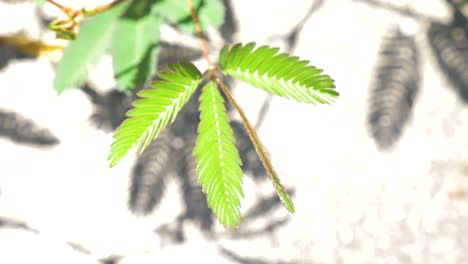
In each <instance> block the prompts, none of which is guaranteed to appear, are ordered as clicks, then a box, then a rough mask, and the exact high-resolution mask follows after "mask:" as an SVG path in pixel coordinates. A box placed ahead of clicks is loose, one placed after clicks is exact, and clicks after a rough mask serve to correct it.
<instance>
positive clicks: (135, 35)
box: [112, 0, 161, 91]
mask: <svg viewBox="0 0 468 264" xmlns="http://www.w3.org/2000/svg"><path fill="white" fill-rule="evenodd" d="M151 3H152V1H149V0H147V1H142V0H136V1H134V2H132V4H131V5H130V7H129V9H128V10H127V11H126V13H125V14H124V16H122V18H120V20H119V22H118V24H117V29H116V31H115V35H114V41H113V47H112V55H113V64H114V65H113V66H114V73H115V78H116V79H117V83H118V86H119V88H120V89H121V90H127V91H131V90H134V89H135V88H137V87H141V86H142V85H143V84H145V83H146V82H147V81H148V80H149V78H150V77H151V76H152V75H153V74H154V72H155V70H156V60H157V55H158V52H159V27H160V25H161V19H160V18H159V17H157V16H155V15H153V14H151Z"/></svg>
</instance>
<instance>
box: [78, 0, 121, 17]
mask: <svg viewBox="0 0 468 264" xmlns="http://www.w3.org/2000/svg"><path fill="white" fill-rule="evenodd" d="M122 1H124V0H115V1H113V2H110V3H108V4H105V5H102V6H98V7H96V8H94V9H93V10H89V11H84V16H93V15H96V14H99V13H101V12H104V11H106V10H109V9H111V8H112V7H114V6H116V5H117V4H119V3H120V2H122Z"/></svg>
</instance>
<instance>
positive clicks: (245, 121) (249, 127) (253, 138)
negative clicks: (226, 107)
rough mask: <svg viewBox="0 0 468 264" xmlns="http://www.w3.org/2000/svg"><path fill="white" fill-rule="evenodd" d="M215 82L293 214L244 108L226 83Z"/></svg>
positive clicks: (288, 199)
mask: <svg viewBox="0 0 468 264" xmlns="http://www.w3.org/2000/svg"><path fill="white" fill-rule="evenodd" d="M213 78H214V77H213ZM215 81H216V82H217V83H218V84H219V86H221V89H222V90H223V92H224V94H225V95H226V97H227V98H228V100H229V102H231V104H232V105H233V106H234V108H236V110H237V112H238V113H239V115H240V116H241V119H242V123H243V124H244V127H245V129H246V130H247V134H248V135H249V138H250V140H251V141H252V144H253V145H254V148H255V150H256V151H257V154H258V156H259V158H260V161H261V162H262V164H263V167H265V170H266V172H267V174H268V176H270V179H271V181H272V182H273V185H274V187H275V189H276V190H277V193H278V196H279V197H280V199H281V200H282V201H283V203H284V204H285V206H286V208H287V209H288V210H289V211H290V212H292V213H293V212H294V205H293V203H292V201H291V200H290V198H289V196H288V195H287V193H286V190H285V189H284V187H283V185H282V184H281V181H280V179H279V177H278V174H276V171H275V169H274V168H273V165H272V164H271V162H270V159H268V157H267V155H266V152H265V150H264V149H263V145H262V142H261V141H260V139H259V138H258V135H257V133H256V132H255V130H254V128H253V126H252V124H250V121H249V120H248V119H247V116H246V115H245V113H244V110H242V108H241V107H240V106H239V105H238V104H237V102H236V100H235V99H234V97H233V96H232V94H231V92H229V89H228V88H227V86H226V84H224V82H223V81H222V80H220V79H219V78H215Z"/></svg>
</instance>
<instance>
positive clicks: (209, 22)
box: [155, 0, 224, 33]
mask: <svg viewBox="0 0 468 264" xmlns="http://www.w3.org/2000/svg"><path fill="white" fill-rule="evenodd" d="M193 5H194V7H195V9H196V10H197V13H198V17H199V19H200V24H201V27H202V30H203V31H205V30H206V28H207V27H208V26H213V27H216V28H218V27H220V26H221V25H222V24H223V21H224V6H223V4H222V1H221V0H193ZM155 12H156V13H157V14H159V15H161V16H162V17H164V18H165V19H166V20H167V22H168V23H174V24H177V25H178V26H179V28H181V29H182V30H184V31H186V32H189V33H193V32H195V26H194V24H193V21H192V17H191V13H190V9H189V8H188V6H187V1H186V0H163V1H159V2H158V3H156V8H155Z"/></svg>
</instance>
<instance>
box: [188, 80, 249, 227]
mask: <svg viewBox="0 0 468 264" xmlns="http://www.w3.org/2000/svg"><path fill="white" fill-rule="evenodd" d="M193 154H194V155H195V157H196V160H197V163H198V166H197V174H198V176H199V180H198V182H199V183H200V185H201V186H202V187H203V191H204V192H205V193H206V196H207V199H208V205H209V207H210V208H211V209H212V210H213V212H214V213H215V215H216V216H217V217H218V219H219V220H220V221H221V223H223V224H224V225H225V226H230V227H235V226H236V225H237V224H238V223H239V222H240V198H241V197H243V195H244V194H243V192H242V169H241V167H240V166H241V165H242V161H241V159H240V157H239V153H238V151H237V148H236V145H235V139H234V135H233V132H232V128H231V126H230V125H229V119H228V116H227V113H226V109H225V107H224V100H223V97H222V96H221V93H220V92H219V90H218V87H217V86H216V83H214V82H209V83H208V84H206V85H205V86H204V87H203V90H202V94H201V95H200V123H199V125H198V138H197V142H196V144H195V148H194V150H193Z"/></svg>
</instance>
